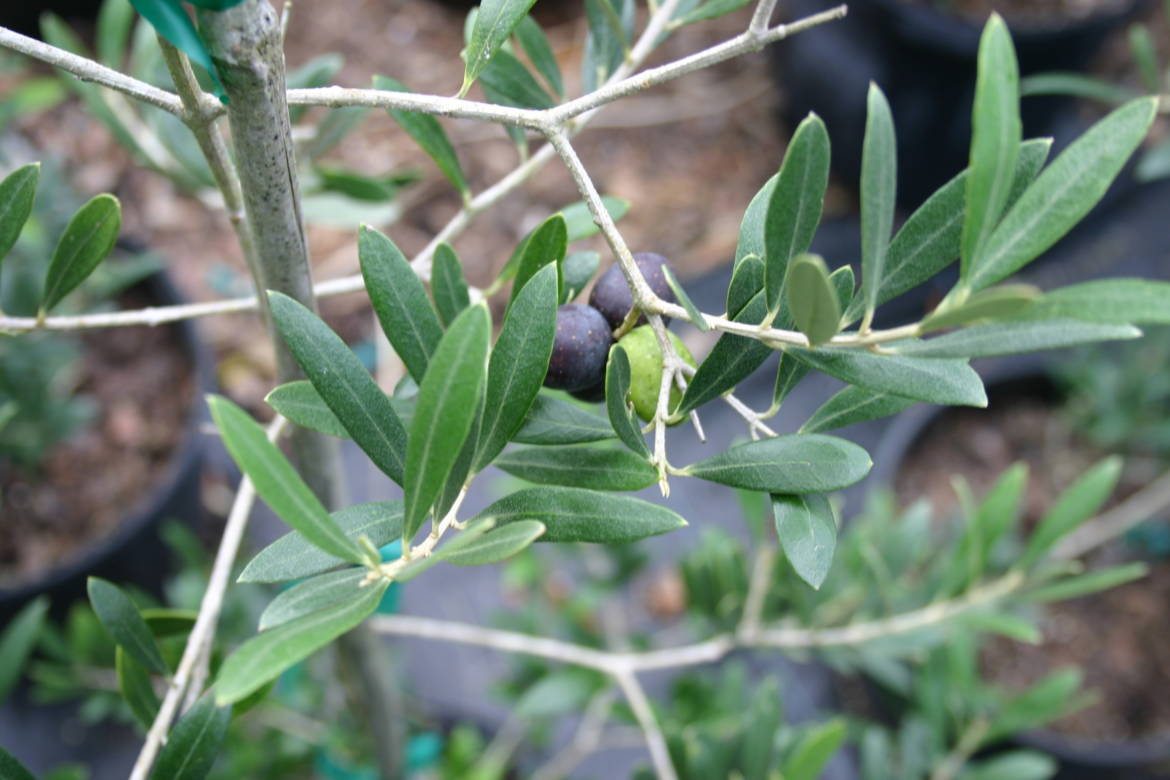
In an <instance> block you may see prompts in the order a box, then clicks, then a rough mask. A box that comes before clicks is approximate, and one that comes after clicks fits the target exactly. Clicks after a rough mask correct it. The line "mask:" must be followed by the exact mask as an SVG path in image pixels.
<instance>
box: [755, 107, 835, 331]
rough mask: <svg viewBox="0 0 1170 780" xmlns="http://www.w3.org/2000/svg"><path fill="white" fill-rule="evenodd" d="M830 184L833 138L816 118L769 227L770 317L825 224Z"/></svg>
mask: <svg viewBox="0 0 1170 780" xmlns="http://www.w3.org/2000/svg"><path fill="white" fill-rule="evenodd" d="M828 183H829V134H828V132H827V131H826V130H825V123H824V122H822V121H821V118H820V117H818V116H817V115H816V114H809V115H808V116H807V117H805V119H804V121H802V122H801V123H800V125H799V126H798V127H797V128H796V132H795V133H794V134H793V136H792V140H791V141H789V142H788V149H787V151H786V152H785V153H784V163H783V164H782V165H781V166H780V172H779V174H778V178H777V180H776V187H775V189H774V190H773V191H772V194H771V197H770V198H769V200H768V211H767V216H766V217H765V222H764V264H765V272H764V278H765V289H766V291H767V304H768V311H770V312H777V311H779V310H780V304H781V301H782V300H783V298H782V297H781V293H782V291H783V288H784V284H785V276H786V274H787V273H788V263H789V261H790V260H792V258H794V257H796V256H797V255H799V254H800V253H802V252H805V251H807V250H808V247H809V244H811V243H812V239H813V234H815V233H816V230H817V225H818V224H819V223H820V221H821V210H822V209H823V208H824V204H825V188H826V187H827V186H828Z"/></svg>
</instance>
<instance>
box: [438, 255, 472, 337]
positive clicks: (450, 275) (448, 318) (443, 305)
mask: <svg viewBox="0 0 1170 780" xmlns="http://www.w3.org/2000/svg"><path fill="white" fill-rule="evenodd" d="M431 294H432V295H433V296H434V298H435V308H436V309H438V311H439V319H440V320H442V322H443V324H444V325H450V324H451V323H452V322H454V321H455V318H456V317H458V316H459V312H461V311H463V310H464V309H466V308H467V307H468V306H470V305H471V298H470V296H469V294H468V292H467V280H466V279H464V278H463V264H462V263H460V262H459V255H457V254H455V250H454V249H452V248H451V245H450V244H447V243H443V244H439V247H438V249H436V250H435V259H434V264H433V265H432V266H431Z"/></svg>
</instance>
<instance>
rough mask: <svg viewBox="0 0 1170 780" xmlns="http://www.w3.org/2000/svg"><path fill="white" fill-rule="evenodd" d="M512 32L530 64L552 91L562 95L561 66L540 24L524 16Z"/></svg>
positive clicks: (563, 93) (563, 89)
mask: <svg viewBox="0 0 1170 780" xmlns="http://www.w3.org/2000/svg"><path fill="white" fill-rule="evenodd" d="M513 33H514V34H515V36H516V40H517V41H519V42H520V47H521V48H522V49H524V53H525V54H527V55H528V59H530V60H532V64H533V65H534V66H536V69H537V70H538V71H539V72H540V75H541V76H543V77H544V80H545V81H547V82H548V85H549V86H550V87H552V89H553V92H555V93H556V94H557V95H558V96H559V97H564V95H565V86H564V83H563V82H562V79H561V68H560V65H558V64H557V58H556V55H555V54H553V50H552V46H550V45H549V42H548V37H547V36H545V34H544V31H543V30H541V29H540V25H539V24H537V23H536V20H535V19H533V18H532V17H531V16H525V17H524V18H523V19H521V20H520V23H519V24H517V25H516V29H515V30H513Z"/></svg>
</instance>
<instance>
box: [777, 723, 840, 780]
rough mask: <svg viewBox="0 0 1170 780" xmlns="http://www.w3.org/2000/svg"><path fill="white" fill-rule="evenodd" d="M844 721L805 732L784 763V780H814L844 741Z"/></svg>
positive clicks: (826, 724)
mask: <svg viewBox="0 0 1170 780" xmlns="http://www.w3.org/2000/svg"><path fill="white" fill-rule="evenodd" d="M845 733H846V729H845V721H844V720H842V719H840V718H838V719H836V720H832V721H829V722H828V723H825V724H824V725H821V726H817V727H816V728H814V729H812V730H811V731H809V732H807V733H806V734H805V735H804V736H803V737H802V738H801V740H800V741H799V742H798V743H797V744H796V746H795V747H794V748H793V749H792V752H791V753H790V754H789V755H788V759H787V760H786V761H785V762H784V769H783V775H782V777H784V778H785V780H816V778H818V777H820V776H821V772H822V771H824V768H825V765H826V764H828V763H829V759H831V758H832V757H833V754H834V753H836V752H837V749H838V748H840V747H841V743H842V742H844V741H845Z"/></svg>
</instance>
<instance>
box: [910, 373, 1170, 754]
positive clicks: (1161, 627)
mask: <svg viewBox="0 0 1170 780" xmlns="http://www.w3.org/2000/svg"><path fill="white" fill-rule="evenodd" d="M1104 454H1105V453H1103V452H1102V451H1101V450H1100V449H1098V448H1095V447H1094V446H1092V445H1091V444H1089V443H1088V442H1086V441H1084V440H1082V439H1080V438H1078V436H1077V435H1076V433H1075V432H1074V431H1073V430H1072V428H1071V427H1070V425H1069V422H1068V420H1067V417H1066V416H1065V415H1064V414H1062V412H1061V409H1060V407H1059V397H1058V394H1057V393H1056V392H1055V391H1054V390H1053V389H1052V386H1051V385H1048V384H1047V383H1037V382H1032V383H1028V382H1021V383H1013V384H1009V385H1007V386H1005V387H1002V388H1000V391H999V392H995V391H994V389H993V391H992V393H991V405H990V407H989V408H988V409H987V410H967V409H954V410H947V411H945V412H943V413H942V414H940V415H939V416H938V417H937V418H936V419H935V421H934V422H933V423H932V424H931V425H930V426H929V427H928V428H927V429H926V431H924V432H923V434H922V435H921V436H920V437H919V438H918V440H917V442H916V443H915V444H914V445H913V446H912V448H911V449H910V451H909V452H908V454H907V457H906V459H905V461H904V463H903V465H902V467H901V469H900V470H899V472H898V474H897V476H896V478H895V481H894V486H895V490H896V492H897V494H898V497H899V499H900V501H901V502H902V503H910V502H912V501H914V500H917V499H918V498H929V499H930V500H931V501H933V502H934V505H935V507H936V509H937V511H938V512H939V516H946V515H947V513H949V512H950V510H952V509H954V508H955V504H956V499H955V495H954V490H953V489H952V487H951V475H952V474H961V475H962V476H963V477H964V478H965V479H966V480H967V481H968V482H969V483H970V485H971V487H972V490H973V492H974V493H975V495H977V496H978V495H981V494H982V493H984V492H986V491H987V489H988V488H990V487H991V485H992V483H993V482H994V481H995V479H996V478H997V477H998V475H1000V474H1001V473H1002V472H1003V470H1004V469H1006V468H1007V467H1008V466H1010V465H1011V464H1012V463H1014V462H1016V461H1024V462H1025V463H1027V464H1028V466H1029V472H1030V480H1029V486H1028V493H1027V495H1026V496H1025V501H1024V516H1023V526H1024V528H1031V527H1032V526H1034V524H1035V523H1036V521H1037V520H1038V519H1039V518H1040V517H1041V516H1042V515H1043V513H1044V512H1045V510H1046V509H1047V508H1048V507H1049V506H1050V505H1051V504H1052V503H1053V501H1054V500H1055V498H1056V496H1057V495H1058V494H1059V493H1060V492H1061V491H1062V490H1063V489H1064V488H1066V487H1068V485H1069V484H1071V483H1072V482H1073V481H1074V480H1075V479H1076V478H1077V476H1079V475H1080V474H1081V473H1083V472H1084V471H1085V469H1087V468H1088V467H1089V466H1090V465H1092V464H1093V463H1095V462H1096V461H1097V460H1099V459H1100V458H1101V457H1102V456H1103V455H1104ZM1146 468H1147V469H1148V468H1149V466H1146ZM1142 470H1143V466H1142V465H1140V464H1139V465H1137V466H1136V467H1132V468H1129V469H1128V470H1127V471H1126V472H1125V473H1124V474H1123V476H1122V481H1121V484H1120V485H1119V487H1118V489H1117V491H1115V494H1114V496H1113V498H1112V499H1111V503H1117V502H1119V501H1121V500H1123V499H1124V498H1125V497H1126V496H1127V495H1129V494H1131V493H1132V492H1134V491H1136V490H1137V489H1139V488H1141V487H1142V486H1143V485H1144V484H1145V483H1146V482H1147V481H1148V480H1149V478H1151V476H1152V475H1151V474H1147V473H1140V472H1141V471H1142ZM1142 557H1143V551H1142V550H1140V549H1139V548H1138V547H1137V545H1132V544H1128V543H1126V542H1125V541H1124V540H1122V541H1118V542H1115V543H1113V544H1112V545H1109V546H1106V547H1104V548H1101V549H1099V550H1097V551H1096V552H1094V553H1091V554H1090V555H1089V556H1088V557H1087V559H1086V565H1087V566H1088V567H1089V568H1101V567H1103V566H1107V565H1115V564H1118V563H1122V562H1124V561H1127V560H1134V559H1139V558H1142ZM1148 563H1150V574H1149V575H1148V576H1147V577H1145V578H1143V579H1140V580H1137V581H1136V582H1133V583H1129V584H1127V585H1124V586H1121V587H1119V588H1114V589H1112V590H1109V591H1106V592H1104V593H1098V594H1094V595H1092V596H1089V597H1085V598H1079V599H1073V600H1071V601H1065V602H1060V603H1056V604H1051V605H1046V606H1045V608H1044V611H1043V613H1042V614H1041V616H1040V619H1039V622H1038V627H1039V629H1040V631H1041V634H1042V635H1043V637H1044V639H1043V641H1042V643H1041V644H1039V645H1035V646H1033V645H1026V644H1022V643H1018V642H1013V641H1010V640H1006V639H1000V638H994V639H989V640H988V641H987V643H986V645H985V649H984V652H983V657H982V665H983V671H984V674H985V675H986V677H987V679H989V680H992V681H995V682H996V683H998V684H1001V685H1003V686H1004V687H1006V688H1008V689H1022V688H1024V687H1025V686H1027V685H1030V684H1032V683H1035V682H1036V681H1038V680H1039V679H1040V678H1041V677H1043V676H1044V675H1045V674H1048V673H1050V672H1052V671H1053V670H1055V669H1057V668H1059V667H1062V666H1070V665H1072V666H1077V667H1079V668H1080V669H1081V670H1082V672H1083V673H1084V680H1085V683H1084V687H1085V689H1086V690H1088V691H1090V692H1092V693H1093V694H1094V696H1095V697H1096V701H1095V702H1094V703H1093V704H1091V705H1089V706H1088V707H1086V708H1084V709H1082V710H1079V711H1078V712H1076V713H1073V714H1072V715H1069V716H1067V717H1065V718H1063V719H1061V720H1059V721H1057V722H1055V723H1053V724H1052V725H1051V726H1050V727H1049V728H1050V730H1051V731H1053V732H1056V733H1057V734H1060V735H1063V736H1068V737H1076V738H1083V739H1087V740H1092V741H1094V742H1109V743H1118V742H1128V741H1133V740H1141V739H1146V738H1150V737H1156V736H1163V737H1164V736H1165V735H1167V734H1170V697H1168V696H1166V691H1167V690H1170V642H1167V641H1166V636H1165V625H1166V623H1165V610H1166V605H1167V604H1170V562H1167V561H1166V560H1157V559H1152V560H1148ZM1103 629H1104V630H1103Z"/></svg>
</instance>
